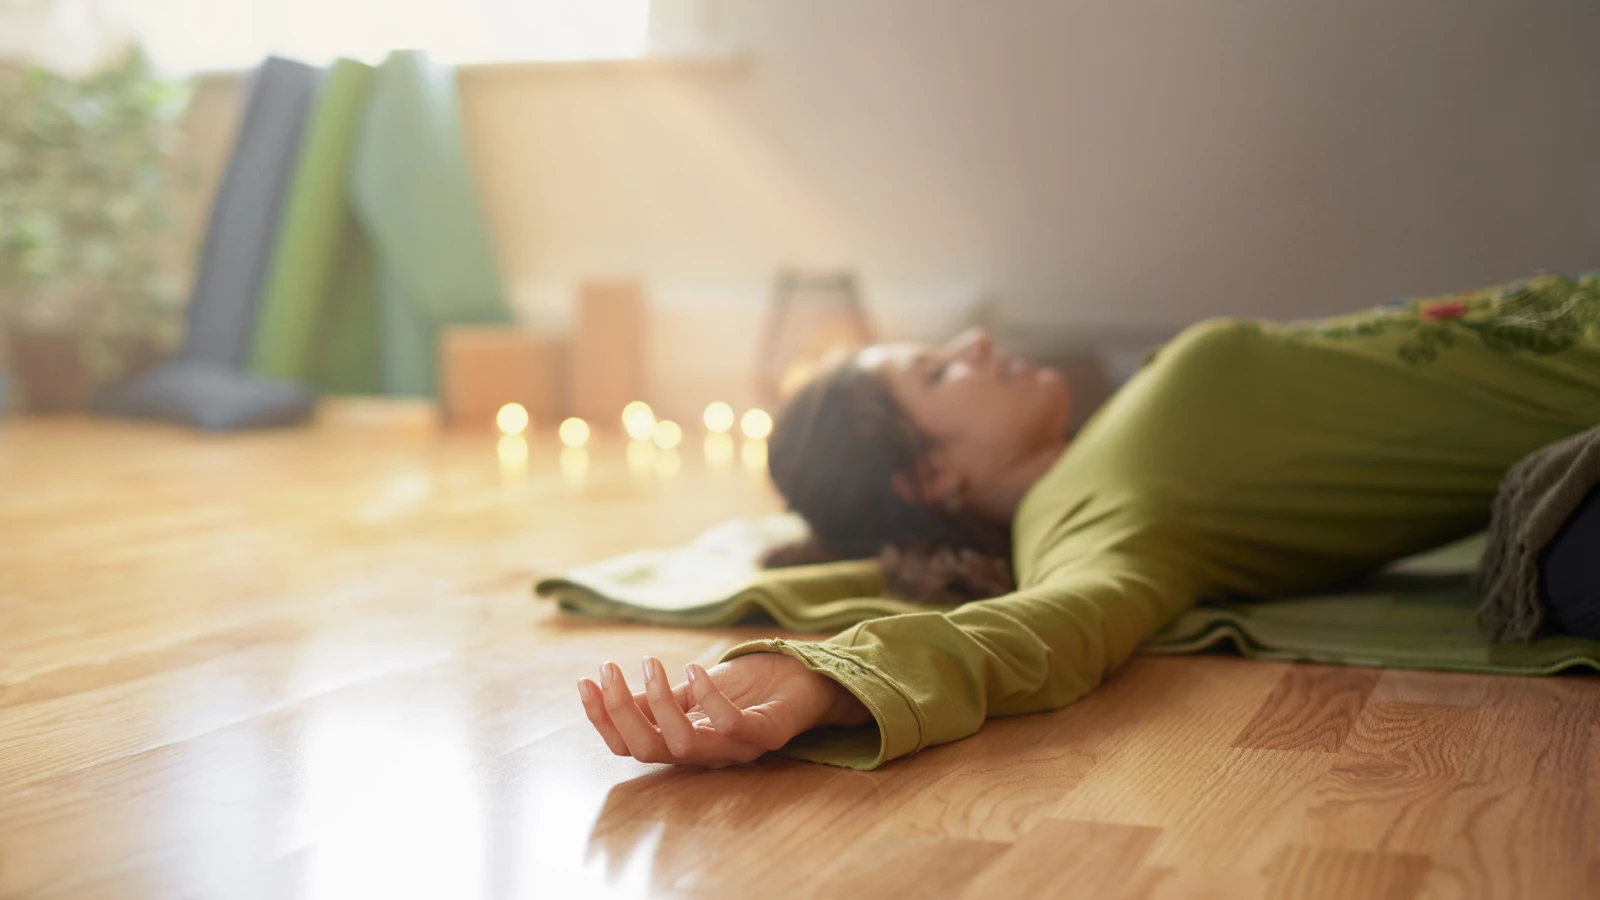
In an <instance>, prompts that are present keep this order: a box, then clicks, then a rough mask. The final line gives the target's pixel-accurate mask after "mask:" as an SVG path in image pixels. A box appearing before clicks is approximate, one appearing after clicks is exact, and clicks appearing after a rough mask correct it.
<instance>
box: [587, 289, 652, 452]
mask: <svg viewBox="0 0 1600 900" xmlns="http://www.w3.org/2000/svg"><path fill="white" fill-rule="evenodd" d="M644 318H645V308H644V296H643V292H642V291H641V290H640V288H639V285H638V284H637V283H636V282H631V281H609V282H600V281H595V282H589V283H586V284H584V285H582V286H581V287H580V288H579V291H578V309H577V321H576V325H575V328H574V334H573V344H572V414H573V415H575V416H578V417H580V418H583V419H587V420H588V421H589V424H591V425H594V426H597V427H599V428H602V429H605V430H607V431H615V430H617V429H618V428H620V426H621V419H620V417H621V415H622V408H623V407H624V406H626V405H628V404H629V403H630V402H632V401H634V400H643V399H645V398H644V370H645V359H644V352H645V350H644V328H645V321H644Z"/></svg>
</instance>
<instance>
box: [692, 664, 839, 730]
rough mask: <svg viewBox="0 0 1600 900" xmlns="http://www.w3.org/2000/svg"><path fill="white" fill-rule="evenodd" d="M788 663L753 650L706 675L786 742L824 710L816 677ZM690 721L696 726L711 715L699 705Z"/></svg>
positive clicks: (706, 720)
mask: <svg viewBox="0 0 1600 900" xmlns="http://www.w3.org/2000/svg"><path fill="white" fill-rule="evenodd" d="M791 662H793V660H790V659H789V658H788V657H786V656H778V655H777V654H773V653H753V654H751V655H749V656H741V657H739V658H738V659H734V660H729V661H728V662H725V663H722V664H721V665H717V666H713V667H712V668H711V669H710V670H708V671H707V673H706V674H708V675H710V676H711V683H712V684H714V685H716V687H717V690H719V691H721V692H722V695H723V696H724V697H727V698H728V701H729V702H730V703H732V704H733V705H734V706H736V707H738V708H739V709H742V710H744V711H745V712H746V713H749V714H751V715H755V716H760V717H761V718H763V719H766V720H767V721H768V722H770V723H771V727H772V732H771V733H773V734H782V735H783V736H784V741H785V742H787V741H788V739H789V738H792V737H794V736H795V735H797V734H799V733H801V732H802V731H805V730H807V729H809V728H811V727H812V726H813V725H815V724H816V721H817V719H818V718H820V717H821V715H822V712H823V710H822V708H821V707H822V705H823V698H821V697H819V696H818V691H817V690H816V678H817V676H816V675H815V674H814V673H812V672H810V671H808V670H806V669H804V668H802V667H798V666H791V665H787V664H786V663H791ZM689 720H690V721H691V722H694V723H695V726H696V727H697V728H698V727H706V726H709V725H710V717H709V716H708V715H707V714H706V711H705V710H704V709H702V708H700V707H698V706H696V707H695V708H694V709H692V710H690V712H689ZM701 723H706V725H705V726H702V725H701Z"/></svg>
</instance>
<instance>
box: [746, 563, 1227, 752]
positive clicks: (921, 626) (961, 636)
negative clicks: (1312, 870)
mask: <svg viewBox="0 0 1600 900" xmlns="http://www.w3.org/2000/svg"><path fill="white" fill-rule="evenodd" d="M1196 593H1197V588H1196V587H1195V585H1194V583H1193V579H1192V578H1190V577H1188V575H1187V573H1182V574H1180V573H1179V571H1178V570H1176V569H1174V568H1173V567H1171V566H1168V565H1164V564H1161V563H1158V562H1156V561H1154V560H1150V559H1147V558H1140V557H1136V556H1128V555H1120V554H1109V555H1103V556H1100V557H1099V558H1097V559H1094V560H1083V561H1080V562H1079V563H1077V564H1075V565H1073V566H1071V567H1070V568H1069V569H1067V570H1065V571H1062V572H1060V573H1057V574H1056V575H1055V576H1053V577H1051V578H1048V579H1046V580H1045V581H1044V582H1043V583H1041V584H1038V585H1036V586H1033V587H1030V588H1028V589H1026V590H1023V591H1019V592H1017V593H1014V594H1010V595H1007V596H1005V597H1000V598H997V599H994V600H984V601H980V602H977V603H969V604H967V605H965V606H962V607H960V608H959V609H956V610H954V611H952V612H947V613H932V612H930V613H914V614H910V615H900V616H888V617H885V618H881V619H873V620H871V621H868V622H863V623H862V624H860V625H857V626H855V627H854V628H851V629H849V630H848V631H845V632H844V633H842V634H840V635H838V636H837V637H834V638H832V639H830V640H828V641H824V642H821V643H807V642H795V641H786V640H765V641H753V642H750V643H747V644H743V645H740V646H738V647H735V648H733V649H732V650H731V651H729V652H728V654H727V655H726V656H725V657H724V658H725V659H727V658H742V654H748V653H762V652H777V653H782V654H785V655H787V656H789V657H791V658H794V659H797V660H799V661H801V662H803V663H805V665H806V667H807V668H808V669H810V670H812V671H814V672H817V673H819V674H824V675H827V676H828V677H830V678H831V679H833V680H834V681H836V682H838V683H839V684H842V685H843V686H844V687H845V688H847V689H848V690H849V691H850V692H851V693H852V694H853V695H854V696H855V697H857V698H858V699H859V700H860V701H861V702H862V704H863V705H864V706H865V707H866V708H867V709H868V710H869V711H870V712H871V714H872V718H873V721H874V724H875V725H876V728H857V729H851V730H850V731H849V732H839V731H833V730H830V731H829V732H828V733H814V734H806V735H803V736H800V737H799V739H798V740H796V741H794V742H792V743H791V744H790V745H788V747H787V748H786V750H785V752H786V753H787V754H788V755H791V756H796V757H799V758H801V759H809V760H813V761H815V762H824V763H831V764H834V765H842V766H849V767H851V768H864V769H865V768H874V767H876V766H879V765H882V764H883V763H884V762H887V761H888V760H890V759H894V758H895V757H898V756H904V755H906V754H908V753H913V752H915V751H917V750H920V749H922V748H923V747H928V746H932V745H935V744H943V743H947V742H949V741H954V740H959V739H961V738H964V737H966V736H968V735H970V734H972V733H974V732H976V731H977V730H978V728H979V727H981V726H982V725H983V722H984V720H985V719H987V718H988V717H990V716H1010V715H1018V714H1022V713H1032V712H1042V711H1045V710H1052V709H1058V708H1060V707H1062V706H1065V705H1067V704H1069V703H1071V702H1073V701H1075V700H1077V699H1078V698H1080V697H1082V696H1083V695H1084V694H1086V693H1088V692H1089V691H1090V690H1092V689H1094V688H1095V686H1097V685H1098V684H1099V683H1100V682H1101V681H1102V680H1103V679H1104V678H1105V676H1106V675H1107V673H1109V672H1110V671H1111V670H1112V669H1114V668H1116V667H1117V666H1118V665H1120V664H1121V663H1122V662H1123V661H1124V660H1126V659H1127V658H1128V657H1129V656H1130V655H1132V654H1133V652H1134V650H1135V649H1137V648H1138V646H1139V645H1140V644H1141V643H1143V642H1144V640H1145V639H1146V638H1148V637H1149V636H1150V635H1151V634H1153V633H1155V631H1156V630H1157V629H1159V628H1160V627H1161V626H1162V625H1164V624H1166V623H1167V622H1169V621H1170V620H1172V619H1173V618H1175V617H1176V616H1177V615H1178V614H1180V613H1181V612H1183V611H1184V610H1185V609H1187V608H1189V607H1190V606H1191V605H1193V603H1194V602H1195V599H1196Z"/></svg>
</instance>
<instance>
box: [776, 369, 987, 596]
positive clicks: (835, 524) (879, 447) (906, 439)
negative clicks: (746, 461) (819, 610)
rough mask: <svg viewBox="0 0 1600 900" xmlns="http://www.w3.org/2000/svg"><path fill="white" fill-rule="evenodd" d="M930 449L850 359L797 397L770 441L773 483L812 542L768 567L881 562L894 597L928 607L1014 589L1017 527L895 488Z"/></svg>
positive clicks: (783, 551)
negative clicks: (1013, 535) (1013, 550)
mask: <svg viewBox="0 0 1600 900" xmlns="http://www.w3.org/2000/svg"><path fill="white" fill-rule="evenodd" d="M927 450H928V442H927V439H926V438H925V437H924V436H923V435H922V434H921V433H920V432H919V431H918V430H917V428H916V425H915V424H914V423H913V422H912V421H911V419H910V417H909V416H907V415H906V413H905V411H904V410H902V409H901V408H900V405H899V403H897V402H896V401H895V399H894V395H893V394H891V393H890V392H889V387H888V385H887V384H885V383H884V381H883V379H882V378H881V377H880V376H879V375H877V374H876V373H874V372H871V371H868V370H866V369H863V368H861V367H860V366H858V365H855V364H854V363H853V362H850V361H846V362H843V363H841V364H839V365H836V366H833V367H832V368H830V369H828V370H826V371H824V372H823V373H822V374H821V375H819V376H817V377H816V378H815V379H813V380H812V381H811V382H810V383H809V384H808V385H806V386H805V387H804V388H803V389H801V390H800V391H799V393H797V394H796V395H795V396H794V398H793V399H792V400H790V402H789V403H788V405H787V406H786V407H785V408H784V410H783V411H782V412H781V413H780V415H779V416H778V421H777V423H776V425H775V427H774V428H773V431H772V436H771V439H770V440H769V442H768V455H767V466H768V470H769V472H770V474H771V476H772V482H773V484H774V485H775V486H776V487H777V489H778V492H779V493H780V494H782V495H783V498H784V500H785V501H787V503H788V505H789V508H790V509H791V510H793V511H794V512H796V513H798V514H799V515H800V516H801V517H802V518H803V519H805V521H806V523H807V524H808V525H809V526H810V528H811V538H810V539H809V540H808V541H806V542H804V543H801V544H792V545H786V546H782V547H777V548H775V549H773V550H772V551H771V552H769V553H768V554H767V557H766V559H765V563H766V565H767V566H768V567H780V566H792V565H806V564H810V563H817V562H824V561H827V560H835V559H870V558H873V557H876V558H878V559H879V560H880V561H881V562H882V563H883V566H884V572H885V575H886V576H887V579H888V587H889V591H890V593H891V594H893V595H895V596H897V597H901V598H904V599H908V600H914V601H921V602H930V603H956V602H964V601H967V600H979V599H985V598H989V597H997V596H999V595H1001V594H1005V593H1009V592H1010V591H1012V590H1014V589H1015V581H1014V579H1013V576H1012V572H1011V563H1010V559H1011V530H1010V528H1009V526H1007V525H1003V524H1000V523H996V522H991V521H988V520H984V519H980V518H977V517H975V516H971V515H966V514H962V513H960V512H958V511H951V510H947V509H943V508H939V507H936V506H931V505H927V504H922V503H915V502H912V501H909V500H907V499H906V498H905V497H903V496H901V494H900V492H898V491H896V490H895V487H894V478H895V476H896V475H897V474H901V475H905V476H907V477H912V478H914V474H915V472H916V469H917V465H918V462H919V461H920V460H922V459H923V457H924V454H925V453H926V452H927Z"/></svg>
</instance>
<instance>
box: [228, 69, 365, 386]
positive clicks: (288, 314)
mask: <svg viewBox="0 0 1600 900" xmlns="http://www.w3.org/2000/svg"><path fill="white" fill-rule="evenodd" d="M372 75H373V70H372V67H371V66H368V65H365V64H363V63H359V62H356V61H354V60H348V59H341V60H339V61H337V62H335V63H334V64H333V66H332V67H331V68H330V69H329V70H328V73H327V75H326V76H324V78H323V80H322V84H321V85H320V87H319V88H318V90H317V94H316V98H315V101H314V104H313V108H312V111H311V114H310V117H309V119H308V121H307V124H306V128H305V133H304V135H303V137H302V140H301V143H300V152H299V155H298V158H297V162H296V165H295V171H294V178H293V180H292V183H291V184H290V186H289V190H288V195H287V198H286V199H285V201H284V208H283V212H282V215H281V216H280V217H279V225H278V236H277V242H276V245H275V248H274V251H273V258H272V262H271V267H270V272H269V274H268V276H267V279H266V287H265V289H264V291H263V293H262V298H261V308H260V311H259V313H258V315H257V319H256V327H255V339H254V346H253V350H252V353H251V362H250V367H251V370H252V371H254V372H255V373H256V374H258V375H263V376H267V377H273V378H284V379H290V380H293V381H298V382H302V383H306V384H310V385H313V386H315V387H316V388H318V389H320V390H321V391H324V392H328V393H378V392H379V391H380V390H381V389H382V376H381V368H380V365H381V362H380V357H379V347H378V308H377V294H376V286H375V283H374V279H373V275H372V266H373V260H372V253H371V249H370V248H369V247H368V246H367V243H366V237H365V236H364V235H363V234H362V233H361V230H360V228H359V226H358V225H357V223H356V221H355V218H354V216H353V215H352V214H351V212H350V207H349V204H348V202H347V200H346V197H347V195H348V192H349V187H350V168H351V167H350V161H351V159H352V157H353V156H354V152H355V143H356V134H357V127H358V125H359V123H360V121H361V112H362V109H363V107H364V106H365V104H366V102H367V97H368V94H369V92H370V89H371V86H372Z"/></svg>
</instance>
